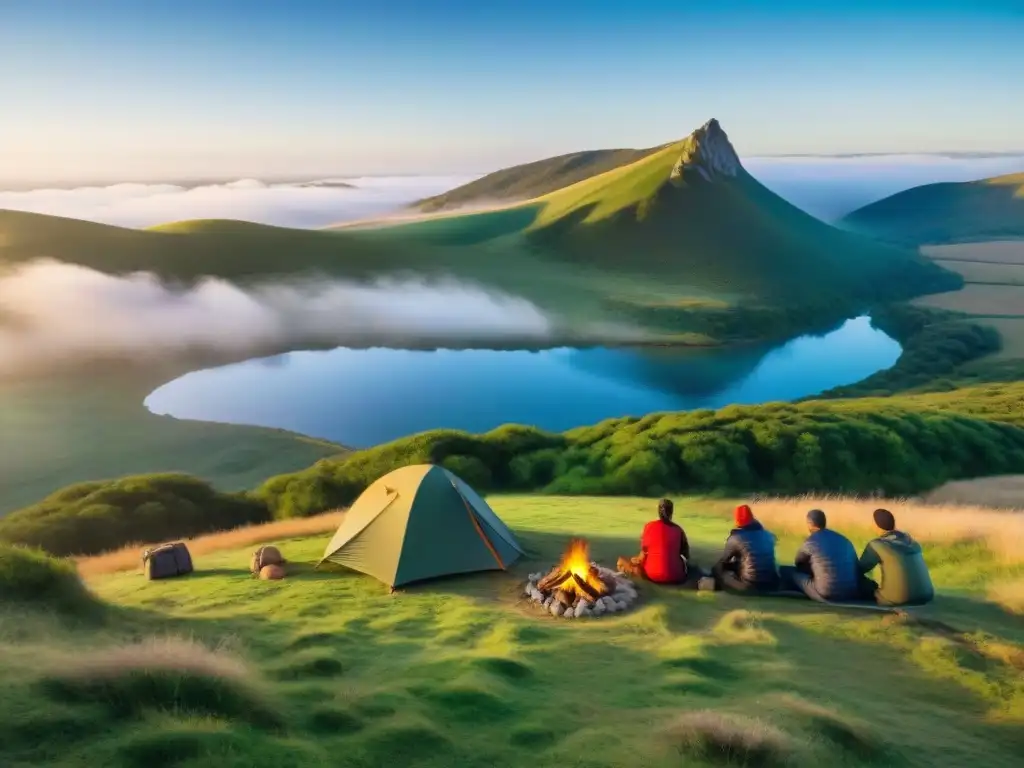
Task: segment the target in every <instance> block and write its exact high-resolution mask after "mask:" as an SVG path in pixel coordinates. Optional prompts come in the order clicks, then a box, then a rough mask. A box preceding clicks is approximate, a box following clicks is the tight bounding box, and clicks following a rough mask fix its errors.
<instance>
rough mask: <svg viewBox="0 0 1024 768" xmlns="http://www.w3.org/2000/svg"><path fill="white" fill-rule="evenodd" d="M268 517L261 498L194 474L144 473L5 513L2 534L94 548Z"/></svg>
mask: <svg viewBox="0 0 1024 768" xmlns="http://www.w3.org/2000/svg"><path fill="white" fill-rule="evenodd" d="M267 519H269V518H268V514H267V511H266V509H265V507H264V506H263V505H262V504H260V503H258V502H256V501H254V500H252V499H250V498H248V497H246V496H243V495H237V494H225V493H220V492H218V491H215V490H213V488H211V487H210V486H209V485H208V484H207V483H204V482H203V481H201V480H198V479H196V478H193V477H189V476H188V475H137V476H133V477H125V478H121V479H119V480H110V481H97V482H89V483H79V484H77V485H72V486H69V487H67V488H64V489H62V490H60V491H58V492H57V493H54V494H52V495H50V496H48V497H46V498H45V499H43V500H42V501H40V502H39V503H38V504H34V505H32V506H30V507H26V508H24V509H21V510H18V511H17V512H13V513H11V514H10V515H8V516H7V517H5V518H3V519H2V520H0V541H3V542H8V543H13V544H25V545H29V546H33V547H41V548H43V549H45V550H46V551H47V552H49V553H51V554H54V555H90V554H96V553H99V552H105V551H108V550H111V549H117V548H118V547H122V546H125V545H127V544H132V543H136V542H156V541H161V540H164V539H168V538H177V537H184V536H194V535H197V534H201V533H208V532H210V531H219V530H226V529H229V528H236V527H238V526H241V525H246V524H249V523H260V522H266V520H267Z"/></svg>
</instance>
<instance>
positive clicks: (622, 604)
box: [615, 600, 629, 611]
mask: <svg viewBox="0 0 1024 768" xmlns="http://www.w3.org/2000/svg"><path fill="white" fill-rule="evenodd" d="M627 608H629V603H627V602H626V601H624V600H616V601H615V610H617V611H624V610H626V609H627Z"/></svg>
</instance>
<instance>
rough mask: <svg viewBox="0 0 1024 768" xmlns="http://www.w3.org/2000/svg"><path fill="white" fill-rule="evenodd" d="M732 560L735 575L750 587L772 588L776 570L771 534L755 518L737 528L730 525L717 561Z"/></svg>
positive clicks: (776, 578)
mask: <svg viewBox="0 0 1024 768" xmlns="http://www.w3.org/2000/svg"><path fill="white" fill-rule="evenodd" d="M718 562H719V563H721V564H723V565H724V564H726V563H729V562H736V564H737V569H736V574H737V576H739V578H740V580H741V581H743V582H745V583H747V584H750V585H751V586H757V587H763V588H766V589H774V588H775V587H776V586H778V581H779V573H778V571H777V570H776V568H775V537H774V536H772V534H771V533H769V532H768V531H766V530H765V529H764V526H762V525H761V523H759V522H758V521H757V520H754V521H753V522H752V523H748V524H747V525H744V526H743V527H741V528H733V529H732V532H731V533H730V534H729V538H728V539H726V541H725V551H723V552H722V557H721V559H720V560H719V561H718Z"/></svg>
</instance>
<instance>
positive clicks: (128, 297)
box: [0, 260, 553, 376]
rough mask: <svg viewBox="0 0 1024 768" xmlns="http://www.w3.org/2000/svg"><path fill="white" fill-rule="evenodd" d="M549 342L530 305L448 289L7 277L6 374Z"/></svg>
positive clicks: (2, 286) (49, 273)
mask: <svg viewBox="0 0 1024 768" xmlns="http://www.w3.org/2000/svg"><path fill="white" fill-rule="evenodd" d="M552 335H553V330H552V323H551V320H550V319H549V318H548V317H547V316H546V315H545V314H544V313H543V312H541V310H539V309H538V308H537V307H536V306H535V305H533V304H532V303H530V302H529V301H526V300H525V299H522V298H518V297H514V296H510V295H507V294H503V293H499V292H496V291H491V290H489V289H486V288H484V287H481V286H478V285H474V284H470V283H466V282H462V281H457V280H454V279H451V280H441V281H431V282H427V281H423V280H417V279H413V278H407V279H381V280H377V281H375V282H373V283H368V284H367V283H355V282H346V281H340V280H339V281H325V280H318V281H313V280H310V279H305V280H294V281H286V282H274V283H264V284H258V285H254V286H245V287H242V286H239V285H236V284H234V283H231V282H228V281H225V280H221V279H214V278H208V279H204V280H203V281H202V282H200V283H198V284H197V285H195V286H194V287H192V288H189V289H186V290H174V289H171V288H169V287H168V286H166V285H164V284H163V283H161V282H160V280H159V279H158V278H157V277H156V276H154V275H152V274H150V273H145V272H140V273H135V274H132V275H127V276H121V277H118V276H112V275H107V274H104V273H101V272H96V271H94V270H91V269H87V268H85V267H80V266H74V265H69V264H64V263H59V262H54V261H48V260H41V261H35V262H31V263H29V264H26V265H23V266H21V267H20V268H18V269H15V270H12V271H7V272H3V273H0V376H2V375H4V374H8V375H12V374H13V375H17V374H19V373H24V372H30V371H34V370H39V369H45V368H47V367H50V366H56V365H63V364H68V363H76V362H84V361H86V360H90V359H97V358H120V359H126V358H128V359H145V358H150V357H167V356H170V355H173V354H177V353H184V352H187V351H197V350H201V351H208V352H224V353H230V354H238V353H245V352H248V351H256V350H259V349H266V348H268V347H275V346H276V347H287V346H289V345H293V344H294V345H301V344H325V343H326V344H337V345H345V344H379V345H386V344H391V343H396V344H398V343H403V342H404V343H411V341H420V342H423V341H425V342H430V343H439V344H443V343H446V342H456V341H459V340H466V339H471V340H473V341H475V342H485V341H501V340H503V339H516V340H519V339H526V340H537V341H544V340H546V339H548V338H550V337H551V336H552Z"/></svg>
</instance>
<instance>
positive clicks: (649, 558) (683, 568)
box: [618, 499, 704, 584]
mask: <svg viewBox="0 0 1024 768" xmlns="http://www.w3.org/2000/svg"><path fill="white" fill-rule="evenodd" d="M673 511H674V507H673V505H672V500H671V499H662V500H661V501H659V502H658V519H657V520H652V521H651V522H649V523H647V525H645V526H644V532H643V534H642V535H641V537H640V554H639V555H638V556H636V557H632V558H628V557H620V558H619V561H618V568H619V570H620V571H622V572H623V573H627V574H630V575H633V576H641V577H643V578H645V579H647V580H648V581H653V582H655V583H656V584H682V583H684V582H687V583H689V582H693V583H696V580H697V579H699V578H700V577H701V576H703V575H704V574H703V573H702V572H701V571H700V569H699V568H697V567H696V566H694V565H693V563H691V562H690V542H689V540H687V538H686V532H685V531H684V530H683V529H682V528H681V527H680V526H679V525H677V524H676V523H674V522H672V513H673Z"/></svg>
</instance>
